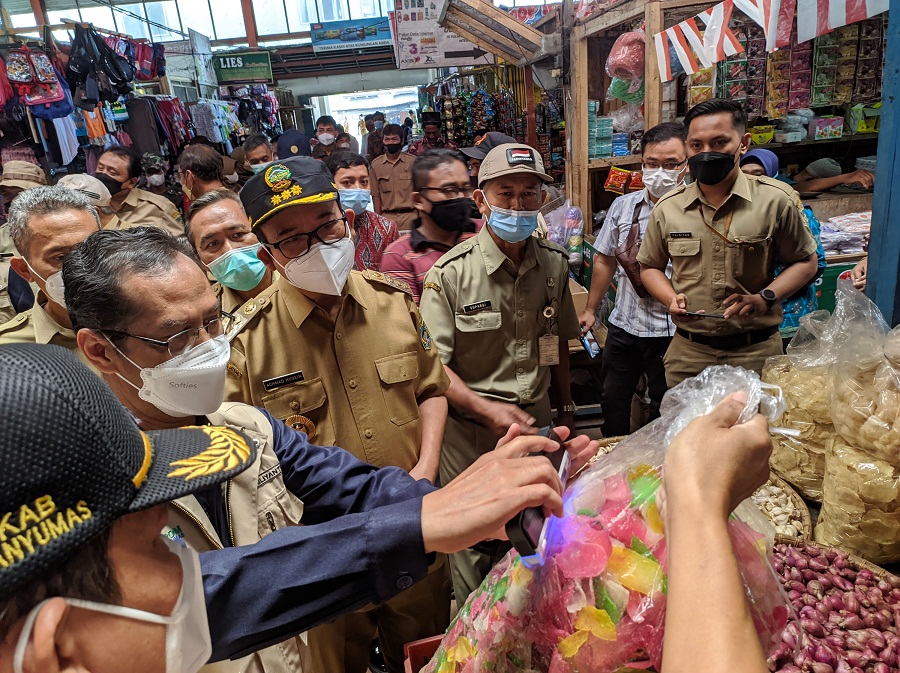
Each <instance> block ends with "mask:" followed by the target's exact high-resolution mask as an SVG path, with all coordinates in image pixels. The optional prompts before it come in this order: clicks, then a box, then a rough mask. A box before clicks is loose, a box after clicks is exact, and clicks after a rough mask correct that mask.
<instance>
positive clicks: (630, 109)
mask: <svg viewBox="0 0 900 673" xmlns="http://www.w3.org/2000/svg"><path fill="white" fill-rule="evenodd" d="M641 91H643V89H641ZM641 99H642V100H643V94H642V95H641ZM609 116H610V117H611V118H612V120H613V130H614V131H615V132H616V133H629V134H630V133H633V132H635V131H642V130H643V129H644V113H643V112H641V106H640V105H635V104H628V105H623V106H622V107H620V108H619V109H618V110H613V111H612V112H610V113H609Z"/></svg>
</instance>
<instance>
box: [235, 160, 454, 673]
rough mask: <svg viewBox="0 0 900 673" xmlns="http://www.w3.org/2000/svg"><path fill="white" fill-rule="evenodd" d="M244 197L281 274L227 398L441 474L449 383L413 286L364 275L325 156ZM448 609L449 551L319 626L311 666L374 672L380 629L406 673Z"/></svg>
mask: <svg viewBox="0 0 900 673" xmlns="http://www.w3.org/2000/svg"><path fill="white" fill-rule="evenodd" d="M240 196H241V200H242V201H243V203H244V207H245V209H246V211H247V215H248V216H249V217H250V223H251V226H252V227H253V231H254V233H256V235H257V237H258V238H259V241H260V243H262V246H263V247H262V249H261V250H260V251H259V253H258V254H259V257H260V259H262V260H263V261H264V262H265V263H266V264H267V265H268V266H269V268H270V269H271V270H272V271H273V272H274V271H277V272H278V274H279V276H278V277H277V278H276V280H275V281H274V282H273V283H272V286H271V287H270V288H269V289H268V290H265V291H264V292H262V293H261V294H260V295H259V296H258V297H257V299H256V302H257V305H258V306H256V307H255V310H253V311H251V314H250V315H248V316H246V317H247V319H246V321H245V323H244V325H243V326H242V327H241V328H240V329H239V330H238V331H237V333H236V334H235V336H234V338H233V340H232V352H231V367H230V368H229V375H228V378H227V383H226V394H225V396H226V399H229V400H234V401H239V402H244V403H246V404H252V405H256V406H260V407H264V408H265V409H266V410H267V411H268V412H269V413H271V414H272V415H273V416H274V417H275V418H276V419H278V420H279V421H283V422H287V423H289V424H292V425H297V427H301V428H303V429H305V431H306V432H307V433H308V434H309V435H310V437H311V439H312V441H314V442H315V443H316V444H319V445H323V446H328V445H335V446H340V447H342V448H344V449H346V450H348V451H349V452H350V453H352V454H353V455H354V456H356V457H357V458H359V459H360V460H363V461H365V462H367V463H371V464H372V465H375V466H376V467H389V466H392V467H400V468H402V469H404V470H406V471H407V472H410V473H411V474H412V475H413V476H414V477H415V478H416V479H425V480H427V481H428V482H434V481H435V479H436V477H437V469H438V461H439V455H440V447H441V439H442V437H443V433H444V423H445V422H446V418H447V402H446V400H445V399H444V396H443V393H444V390H445V389H446V387H447V379H446V376H445V375H444V371H443V368H442V367H441V363H440V361H439V360H438V358H437V353H436V352H435V350H434V349H433V348H432V343H431V335H430V333H429V332H428V327H427V326H426V325H425V323H424V322H423V321H422V317H421V316H420V315H419V311H418V308H417V307H416V304H415V302H414V301H413V298H412V296H411V291H410V289H409V287H408V286H407V285H406V284H405V283H403V282H401V281H397V280H394V279H393V278H391V277H389V276H385V275H384V274H382V273H379V272H376V271H369V270H367V271H362V272H360V271H356V270H354V260H355V245H354V241H353V236H354V234H355V228H354V226H353V223H354V219H355V217H356V215H355V213H354V212H353V210H352V209H349V208H347V209H346V210H345V209H344V208H343V207H342V205H341V203H340V200H339V195H338V191H337V188H336V186H335V184H334V182H333V180H332V176H331V174H330V173H329V171H328V168H327V167H326V166H325V164H324V163H323V162H321V161H317V160H315V159H312V158H307V157H294V158H292V159H286V160H284V161H280V162H275V163H273V164H272V165H270V166H268V167H267V168H266V169H265V170H264V171H262V172H261V173H259V174H257V175H255V176H254V177H252V178H251V179H250V180H249V181H248V182H247V184H246V185H245V186H244V189H243V190H242V191H241V194H240ZM273 344H278V346H277V347H273ZM449 607H450V588H449V581H448V576H447V569H446V559H445V558H444V557H441V558H440V559H439V560H438V562H437V563H436V564H435V566H434V567H433V568H432V572H431V573H430V574H429V576H428V578H427V580H426V581H424V582H423V583H421V584H419V585H417V586H414V587H412V588H410V589H409V590H408V591H406V592H404V593H403V594H401V595H400V596H397V597H396V598H395V599H393V600H392V601H389V602H388V603H387V604H386V605H384V606H381V607H377V608H375V609H371V610H369V611H367V612H364V613H356V614H353V615H349V616H347V617H345V618H343V619H340V620H338V621H336V622H334V623H333V624H328V625H325V626H322V627H319V628H318V629H315V630H313V631H311V632H310V634H309V648H310V652H311V664H310V665H311V666H312V670H317V671H337V670H343V671H347V673H363V672H364V671H365V670H366V668H367V664H368V654H369V645H370V643H371V640H372V638H373V636H374V635H375V633H376V629H377V631H378V637H379V640H380V642H381V645H382V649H383V651H384V654H385V658H386V661H387V664H388V669H389V670H390V671H391V673H394V672H395V671H402V669H403V645H404V644H405V643H407V642H411V641H413V640H418V639H421V638H426V637H428V636H432V635H436V634H438V633H441V632H442V631H443V630H444V629H446V627H447V624H448V623H449V616H450V615H449ZM388 624H393V625H395V626H394V627H393V628H387V627H386V626H384V625H388ZM397 625H399V626H397Z"/></svg>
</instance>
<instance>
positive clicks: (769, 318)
mask: <svg viewBox="0 0 900 673" xmlns="http://www.w3.org/2000/svg"><path fill="white" fill-rule="evenodd" d="M684 124H685V128H686V131H687V154H688V166H689V167H690V170H691V175H692V176H693V178H694V182H692V183H691V184H690V185H687V186H683V187H680V188H678V189H676V190H675V191H673V192H670V193H669V194H667V195H666V196H664V197H663V198H661V199H660V200H659V201H658V202H657V204H656V207H655V208H654V209H653V212H652V213H651V215H650V221H649V223H648V225H647V232H646V234H645V236H644V240H643V242H642V244H641V250H640V253H638V261H639V262H640V263H641V281H642V282H643V283H644V286H645V287H646V288H647V290H649V291H650V293H651V294H652V295H653V296H654V297H656V299H658V300H659V301H660V302H662V303H663V305H665V306H667V307H668V308H669V312H670V313H671V314H672V317H673V320H674V322H675V325H676V335H675V337H674V338H673V339H672V343H671V345H670V346H669V349H668V351H667V352H666V355H665V358H664V361H665V367H666V382H667V384H668V385H669V387H670V388H671V387H672V386H675V385H677V384H678V383H681V382H682V381H683V380H684V379H686V378H689V377H691V376H694V375H696V374H698V373H700V372H701V371H703V369H705V368H706V367H708V366H710V365H721V364H729V365H734V366H740V367H745V368H746V369H751V370H754V371H757V372H760V371H762V367H763V364H764V363H765V361H766V358H768V357H770V356H773V355H779V354H780V353H781V352H782V351H781V337H780V336H779V333H778V326H779V325H780V324H781V321H782V311H781V301H782V300H783V299H785V298H786V297H790V296H791V295H792V294H794V293H795V292H796V291H797V290H799V289H800V288H802V287H803V286H804V285H806V284H807V283H809V281H810V280H812V278H813V277H814V276H815V274H816V266H817V261H816V242H815V239H813V237H812V235H811V234H810V233H809V226H808V225H807V223H806V220H805V215H804V214H803V206H802V204H801V203H800V200H799V198H798V197H797V194H796V192H794V190H792V189H791V188H790V187H788V186H787V185H785V184H783V183H781V182H779V181H777V180H772V179H769V178H766V177H754V176H747V175H745V174H744V173H742V172H741V170H740V158H741V155H743V154H744V153H745V152H746V151H747V149H748V147H749V145H750V134H749V133H747V132H746V128H747V114H746V112H744V109H743V108H742V107H741V104H740V103H737V102H735V101H730V100H721V99H714V100H711V101H707V102H705V103H700V104H699V105H696V106H695V107H693V108H691V110H689V111H688V114H687V116H686V117H685V120H684ZM776 259H777V260H780V261H781V262H783V263H784V264H785V269H784V271H782V272H781V273H780V274H779V275H778V277H777V278H776V277H775V272H774V271H775V262H776ZM669 260H671V262H672V279H671V281H670V280H669V279H668V277H666V274H665V269H666V265H667V264H668V263H669ZM688 312H699V313H707V314H710V316H711V317H709V318H703V317H697V316H689V315H686V314H687V313H688ZM715 316H718V317H715Z"/></svg>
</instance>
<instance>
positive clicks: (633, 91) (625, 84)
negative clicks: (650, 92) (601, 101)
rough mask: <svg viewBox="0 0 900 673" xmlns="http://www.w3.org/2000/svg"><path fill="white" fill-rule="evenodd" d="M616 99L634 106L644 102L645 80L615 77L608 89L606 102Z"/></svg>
mask: <svg viewBox="0 0 900 673" xmlns="http://www.w3.org/2000/svg"><path fill="white" fill-rule="evenodd" d="M615 99H618V100H620V101H623V102H625V103H630V104H632V105H639V104H641V103H642V102H644V78H643V77H640V78H638V79H634V80H627V79H619V78H618V77H613V78H612V81H611V82H610V84H609V88H607V89H606V100H615Z"/></svg>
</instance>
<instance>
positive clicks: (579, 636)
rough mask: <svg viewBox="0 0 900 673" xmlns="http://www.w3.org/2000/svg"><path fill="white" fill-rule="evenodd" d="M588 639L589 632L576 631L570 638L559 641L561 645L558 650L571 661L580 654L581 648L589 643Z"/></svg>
mask: <svg viewBox="0 0 900 673" xmlns="http://www.w3.org/2000/svg"><path fill="white" fill-rule="evenodd" d="M587 639H588V632H587V631H576V632H575V633H573V634H572V635H571V636H569V637H568V638H563V639H562V640H561V641H559V645H557V646H556V648H557V649H558V650H559V653H560V654H561V655H562V656H563V657H565V658H566V659H571V658H572V657H574V656H575V655H576V654H578V650H580V649H581V646H582V645H584V644H585V643H586V642H587Z"/></svg>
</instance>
